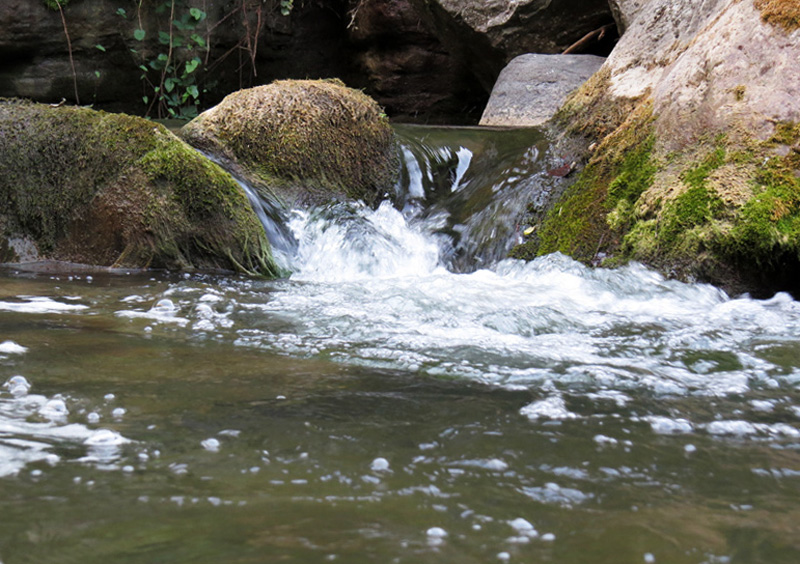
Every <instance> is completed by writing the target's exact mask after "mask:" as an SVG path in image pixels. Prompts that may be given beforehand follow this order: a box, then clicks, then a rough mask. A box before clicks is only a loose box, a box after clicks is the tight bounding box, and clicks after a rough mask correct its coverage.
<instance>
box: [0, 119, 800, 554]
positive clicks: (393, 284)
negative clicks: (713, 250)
mask: <svg viewBox="0 0 800 564" xmlns="http://www.w3.org/2000/svg"><path fill="white" fill-rule="evenodd" d="M404 135H406V143H405V145H404V147H405V151H406V157H407V162H406V167H405V169H404V178H405V180H404V182H403V189H402V190H401V191H400V194H399V196H398V201H399V204H398V206H397V207H392V206H390V205H388V204H384V205H382V206H381V207H379V208H378V209H377V210H369V209H365V208H363V207H359V206H356V205H346V206H345V205H339V206H334V207H332V208H330V209H323V210H312V211H305V212H299V211H294V212H291V213H287V214H286V215H287V217H288V219H289V221H288V224H287V225H286V226H285V228H286V229H288V230H289V231H290V232H291V233H292V237H291V238H292V239H293V242H292V244H291V245H287V249H289V250H287V252H286V253H284V254H283V256H282V260H284V261H285V264H287V265H288V266H289V267H290V268H291V269H292V271H293V274H292V275H291V277H289V278H288V279H285V280H278V281H269V282H268V281H262V280H254V279H249V278H243V277H237V276H216V275H215V276H211V275H200V274H196V275H174V274H173V275H170V274H153V273H148V274H130V275H110V274H102V273H89V274H87V273H86V272H83V273H73V274H71V275H70V274H64V273H61V274H46V273H41V272H40V273H26V272H22V271H17V270H15V269H10V268H9V269H6V270H4V271H1V272H0V383H2V382H6V383H5V385H4V386H3V388H2V391H0V500H1V501H2V517H0V561H2V562H3V563H5V564H14V563H17V562H35V563H44V562H59V563H61V562H81V563H87V562H102V563H107V562H114V563H139V562H141V563H154V562H169V563H175V562H192V563H206V562H208V563H212V562H213V563H218V562H222V563H249V562H254V563H255V562H298V563H300V562H302V563H306V562H308V563H313V562H347V563H361V562H363V563H374V562H379V563H395V562H397V563H426V562H430V563H434V562H436V563H458V564H463V563H469V562H475V563H484V562H486V563H491V562H525V563H534V562H555V563H565V564H572V563H575V564H577V563H586V562H592V563H602V564H605V563H608V564H612V563H613V564H620V563H623V564H624V563H628V562H630V563H638V562H645V563H650V562H664V563H667V562H668V563H698V564H699V563H726V562H732V563H737V562H738V563H747V564H750V563H758V562H763V563H795V562H798V561H800V540H798V539H800V537H799V536H798V532H800V525H798V523H800V394H799V393H798V387H800V305H799V304H798V303H797V302H795V301H794V300H792V299H791V298H790V297H789V296H787V295H783V294H778V295H776V296H775V297H774V298H772V299H770V300H761V301H758V300H753V299H750V298H748V297H746V296H742V297H730V296H727V295H726V294H724V293H723V292H722V291H720V290H718V289H716V288H713V287H711V286H706V285H700V284H684V283H679V282H674V281H666V280H664V279H663V278H661V277H660V276H659V275H658V274H656V273H654V272H652V271H649V270H647V269H646V268H644V267H641V266H637V265H632V266H629V267H625V268H621V269H618V270H599V269H591V268H587V267H584V266H582V265H580V264H578V263H575V262H574V261H572V260H570V259H568V258H566V257H564V256H560V255H552V256H548V257H544V258H542V259H539V260H537V261H534V262H532V263H529V264H524V263H521V262H516V261H509V260H499V261H498V260H497V259H496V257H497V256H498V255H499V254H501V253H500V250H501V249H502V248H504V246H505V245H508V244H509V243H508V241H507V239H508V238H509V237H511V238H513V237H514V236H515V231H516V229H517V227H516V225H515V226H514V228H513V229H511V228H509V227H508V223H516V221H518V219H517V218H516V217H515V216H514V213H515V212H514V211H513V206H509V205H507V204H505V203H504V202H503V201H501V200H502V197H503V195H504V194H507V195H509V199H512V200H513V199H514V198H518V197H522V196H524V195H525V194H526V193H527V195H528V197H529V198H530V197H531V195H530V190H531V189H533V188H532V186H534V185H535V184H536V182H539V183H540V184H542V185H544V184H546V183H547V182H548V180H547V178H545V176H546V175H545V174H544V173H543V172H542V170H543V169H545V168H547V166H548V163H547V162H546V161H547V155H546V146H544V145H543V144H542V143H543V141H542V140H541V138H539V137H538V136H536V135H534V134H531V137H528V138H527V144H526V138H525V137H524V135H523V134H521V133H514V134H513V135H515V136H516V137H514V138H513V139H511V142H510V143H509V145H510V146H511V149H508V150H507V152H505V153H504V152H503V150H501V149H497V148H496V147H494V146H493V145H492V143H494V141H492V140H491V138H490V139H489V141H486V140H484V141H483V142H484V145H482V146H480V147H478V146H477V145H476V143H477V141H475V139H479V137H477V136H476V135H477V134H476V133H475V132H472V131H468V132H464V131H461V130H455V131H450V132H447V131H444V130H411V131H406V132H405V133H404ZM491 135H496V136H497V137H498V138H501V137H502V134H501V133H499V132H498V133H493V134H491ZM437 136H440V137H441V139H440V138H438V137H437ZM462 139H467V140H466V141H461V140H462ZM470 143H472V144H470ZM512 149H513V150H512ZM423 150H424V151H423ZM423 152H424V154H423ZM484 159H488V160H484ZM437 163H438V164H437ZM434 165H437V166H438V167H439V169H438V170H434V169H436V167H435V166H434ZM517 169H519V171H521V172H518V171H517ZM429 171H430V176H429V175H428V172H429ZM492 171H493V172H492ZM492 174H494V175H495V180H494V181H489V182H487V181H486V180H485V178H484V177H489V178H491V175H492ZM414 179H416V180H414ZM537 179H538V180H537ZM415 182H416V184H415ZM501 184H502V185H501ZM526 191H528V192H526ZM476 200H477V201H479V203H476ZM397 208H399V209H397ZM487 209H493V210H494V211H493V213H494V214H496V215H497V216H498V217H503V218H505V219H503V221H504V222H505V224H504V225H503V226H502V228H498V231H496V232H495V235H496V238H495V240H496V242H495V243H492V244H491V245H488V246H487V245H482V244H480V243H478V242H476V241H475V238H474V237H476V236H477V235H475V234H476V233H480V232H483V231H482V230H485V229H487V225H488V224H489V222H487V221H485V220H486V212H485V210H487ZM506 213H507V214H508V215H507V216H504V215H503V214H506ZM503 230H505V231H503Z"/></svg>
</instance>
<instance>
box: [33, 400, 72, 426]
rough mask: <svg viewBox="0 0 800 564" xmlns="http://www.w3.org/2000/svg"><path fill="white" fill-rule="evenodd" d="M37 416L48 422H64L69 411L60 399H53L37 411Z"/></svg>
mask: <svg viewBox="0 0 800 564" xmlns="http://www.w3.org/2000/svg"><path fill="white" fill-rule="evenodd" d="M39 415H41V416H42V417H44V418H45V419H49V420H50V421H57V422H65V421H66V420H67V416H68V415H69V410H68V409H67V404H66V402H64V400H63V399H62V398H60V397H54V398H53V399H50V400H48V401H47V403H45V404H44V405H43V406H42V407H41V408H40V409H39Z"/></svg>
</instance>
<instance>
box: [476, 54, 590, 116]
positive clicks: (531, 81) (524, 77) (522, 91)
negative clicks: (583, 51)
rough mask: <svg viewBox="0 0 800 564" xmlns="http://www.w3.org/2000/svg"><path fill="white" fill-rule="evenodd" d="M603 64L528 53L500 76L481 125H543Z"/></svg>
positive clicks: (581, 57)
mask: <svg viewBox="0 0 800 564" xmlns="http://www.w3.org/2000/svg"><path fill="white" fill-rule="evenodd" d="M604 61H605V58H603V57H597V56H595V55H541V54H535V53H529V54H527V55H520V56H519V57H516V58H515V59H514V60H512V61H511V62H510V63H509V64H508V66H506V68H504V69H503V71H502V72H501V73H500V77H499V78H498V79H497V83H496V84H495V86H494V89H493V90H492V96H491V98H490V99H489V103H488V104H487V105H486V109H485V110H484V112H483V117H482V118H481V122H480V124H481V125H493V126H538V125H542V124H543V123H545V122H547V121H548V120H549V119H550V118H552V117H553V115H554V114H555V113H556V111H557V110H558V108H559V107H561V105H562V104H563V103H564V101H565V100H566V98H567V95H568V94H569V93H570V92H572V91H573V90H575V89H576V88H577V87H579V86H580V85H581V84H583V83H584V82H586V80H587V79H588V78H589V77H590V76H592V75H593V74H594V73H595V72H597V70H598V69H599V68H600V67H601V66H602V64H603V62H604Z"/></svg>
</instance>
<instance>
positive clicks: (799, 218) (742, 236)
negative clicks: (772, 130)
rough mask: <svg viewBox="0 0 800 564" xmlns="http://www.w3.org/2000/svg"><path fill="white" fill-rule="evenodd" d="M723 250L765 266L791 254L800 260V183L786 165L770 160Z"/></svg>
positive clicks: (777, 159) (723, 245)
mask: <svg viewBox="0 0 800 564" xmlns="http://www.w3.org/2000/svg"><path fill="white" fill-rule="evenodd" d="M755 183H756V189H755V191H756V193H755V195H754V196H753V198H751V199H750V200H749V201H748V202H747V203H746V204H745V205H744V206H743V207H742V209H741V211H740V213H739V215H738V216H737V218H736V222H735V224H734V227H733V229H732V230H731V233H730V237H729V239H727V240H726V241H724V242H723V244H722V250H723V252H725V253H726V254H729V255H732V256H733V257H735V258H738V259H739V260H742V259H745V260H749V261H753V262H755V263H756V264H759V265H762V266H765V265H768V264H769V263H771V262H774V261H778V260H781V259H782V257H783V255H785V254H791V255H793V256H795V257H798V258H800V179H798V178H797V176H796V175H795V174H794V171H793V170H791V169H790V168H787V167H786V165H785V161H784V160H783V159H779V158H773V159H771V160H770V161H769V162H768V163H767V164H766V166H765V167H764V168H763V169H762V170H761V171H760V173H759V175H758V176H757V178H756V180H755Z"/></svg>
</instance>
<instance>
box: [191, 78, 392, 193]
mask: <svg viewBox="0 0 800 564" xmlns="http://www.w3.org/2000/svg"><path fill="white" fill-rule="evenodd" d="M180 135H181V136H182V137H183V138H184V139H185V140H186V141H188V142H189V143H190V144H191V145H193V146H195V147H197V148H198V149H200V150H202V151H206V152H208V153H211V154H213V155H214V156H215V157H217V158H220V159H223V160H226V161H228V162H230V163H232V164H233V165H234V167H235V168H236V169H237V172H238V173H239V174H241V175H242V176H243V177H245V178H246V179H247V180H249V181H251V182H255V183H257V184H259V185H260V186H264V187H267V188H268V189H269V190H270V191H272V192H273V193H275V194H277V195H278V197H279V199H280V200H282V201H283V203H284V204H288V205H308V204H319V203H324V202H327V201H331V200H337V199H342V198H353V199H360V200H363V201H365V202H367V203H368V204H374V203H376V202H377V201H379V200H381V199H383V198H384V197H385V196H386V194H387V193H391V192H392V190H393V188H394V183H395V180H396V178H397V175H398V172H399V161H398V155H397V147H396V143H395V137H394V132H393V131H392V128H391V126H390V125H389V122H388V119H387V118H386V116H385V115H384V114H383V112H382V111H381V108H380V107H379V106H378V104H377V103H376V102H375V101H373V100H372V99H371V98H369V97H368V96H366V95H365V94H363V93H362V92H360V91H357V90H353V89H350V88H347V87H345V86H344V84H343V83H342V82H341V81H339V80H282V81H276V82H273V83H272V84H269V85H266V86H258V87H256V88H250V89H246V90H240V91H238V92H234V93H233V94H230V95H229V96H227V97H226V98H225V99H224V100H223V101H222V102H221V103H220V104H219V105H218V106H216V107H214V108H211V109H210V110H208V111H206V112H204V113H202V114H201V115H200V116H198V117H197V118H195V119H194V120H192V121H191V122H189V123H188V124H187V125H186V126H185V127H184V128H183V129H182V130H181V132H180Z"/></svg>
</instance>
